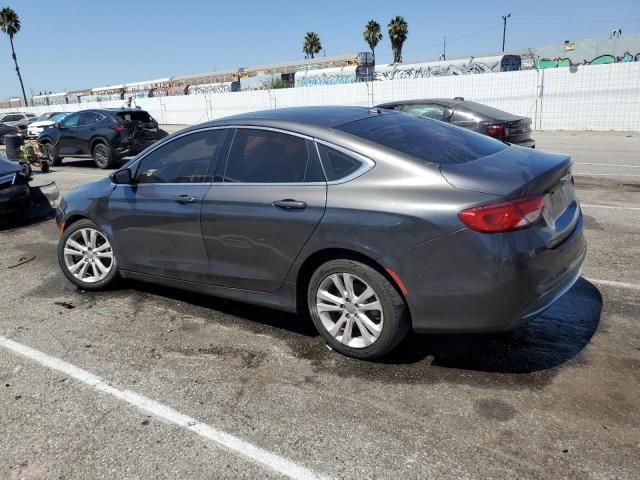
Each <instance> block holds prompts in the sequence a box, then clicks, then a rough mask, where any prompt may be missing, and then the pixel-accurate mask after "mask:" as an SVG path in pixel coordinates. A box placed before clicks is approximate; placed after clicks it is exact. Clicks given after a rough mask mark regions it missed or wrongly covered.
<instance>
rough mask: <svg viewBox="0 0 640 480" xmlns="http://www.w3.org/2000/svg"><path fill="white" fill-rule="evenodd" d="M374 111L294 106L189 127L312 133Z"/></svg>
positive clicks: (362, 116)
mask: <svg viewBox="0 0 640 480" xmlns="http://www.w3.org/2000/svg"><path fill="white" fill-rule="evenodd" d="M372 114H379V113H377V112H376V111H375V110H372V109H370V108H366V107H339V106H329V107H292V108H281V109H277V110H263V111H258V112H250V113H243V114H240V115H233V116H230V117H225V118H220V119H217V120H212V121H210V122H206V123H203V124H200V125H195V126H193V127H190V128H189V130H193V129H197V128H203V127H209V126H224V125H246V126H260V127H272V128H282V129H284V130H289V131H292V132H298V133H302V134H307V135H310V136H313V135H316V134H318V132H321V131H325V132H326V130H327V129H332V128H335V127H337V126H339V125H343V124H345V123H350V122H355V121H357V120H362V119H363V118H367V117H369V116H371V115H372Z"/></svg>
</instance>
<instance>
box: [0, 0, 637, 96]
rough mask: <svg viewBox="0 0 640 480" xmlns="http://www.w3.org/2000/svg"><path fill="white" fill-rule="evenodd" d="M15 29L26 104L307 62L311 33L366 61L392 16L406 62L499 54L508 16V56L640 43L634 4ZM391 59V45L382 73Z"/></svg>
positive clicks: (174, 5)
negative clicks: (606, 42)
mask: <svg viewBox="0 0 640 480" xmlns="http://www.w3.org/2000/svg"><path fill="white" fill-rule="evenodd" d="M4 6H10V7H12V8H13V9H14V10H16V12H17V13H18V15H19V16H20V18H21V20H22V24H23V25H22V30H21V32H20V33H19V34H18V35H17V36H16V38H15V44H16V53H17V55H18V61H19V63H20V66H21V69H22V72H23V78H24V81H25V88H26V90H27V94H29V91H30V90H33V91H34V92H35V93H38V91H40V90H52V91H54V92H56V91H63V90H71V89H75V88H88V87H96V86H102V85H108V84H117V83H124V82H134V81H141V80H152V79H155V78H162V77H170V76H172V75H179V74H191V73H201V72H207V71H212V70H214V69H215V70H221V69H227V68H237V67H241V66H252V65H258V64H265V63H276V62H282V61H288V60H293V59H300V58H303V54H302V39H303V37H304V34H305V33H306V32H308V31H312V30H313V31H316V32H317V33H318V34H319V35H320V38H321V41H322V44H323V46H324V47H325V53H326V55H337V54H342V53H349V52H357V51H364V50H366V49H367V46H366V44H365V43H364V41H363V39H362V29H363V27H364V25H365V23H366V22H367V21H368V20H369V19H371V18H373V19H375V20H377V21H378V22H379V23H380V24H381V25H382V26H383V31H386V25H387V23H388V22H389V20H390V19H391V18H393V17H394V16H395V15H402V16H404V17H405V19H406V20H407V22H408V23H409V37H408V40H407V42H406V43H405V46H404V54H403V56H404V60H405V62H407V61H428V60H434V59H435V58H436V57H437V56H438V55H439V54H440V53H441V50H442V37H443V36H444V35H446V36H447V39H448V46H447V57H456V56H466V55H471V54H474V55H480V54H484V53H492V52H498V51H499V50H500V48H501V41H502V40H501V38H502V20H501V18H500V16H501V15H504V14H506V13H511V18H510V19H509V24H508V27H507V49H520V48H527V47H533V46H541V45H547V44H551V43H555V42H563V41H564V40H567V39H570V40H577V39H582V38H590V37H604V36H606V35H607V33H608V32H609V31H610V30H611V29H613V28H615V27H619V28H622V30H623V33H624V32H626V33H640V0H609V1H607V2H603V1H602V0H573V1H566V0H554V1H549V0H537V1H535V0H528V1H521V2H513V1H503V0H500V1H499V0H482V1H480V0H449V1H427V0H413V1H404V2H403V1H395V2H394V1H389V0H387V1H378V0H366V1H359V0H358V1H355V0H349V1H348V0H341V1H334V0H324V1H319V2H309V1H306V2H305V1H300V0H298V1H289V0H277V1H264V0H262V1H249V0H244V1H220V0H218V1H205V0H201V1H192V0H172V1H169V0H155V1H146V0H145V1H142V0H139V1H136V0H130V1H129V2H122V1H118V0H116V1H110V2H109V1H107V2H105V1H100V2H97V1H80V0H77V1H71V0H56V1H44V0H0V8H2V7H4ZM390 60H391V48H390V44H389V40H388V38H387V35H386V34H385V38H384V39H383V40H382V42H381V44H380V45H379V46H378V49H377V61H378V63H387V62H389V61H390ZM18 92H19V84H18V80H17V76H16V74H15V70H14V68H13V62H12V60H11V54H10V47H9V41H8V37H6V36H5V35H2V36H0V98H6V97H8V96H13V95H17V94H18Z"/></svg>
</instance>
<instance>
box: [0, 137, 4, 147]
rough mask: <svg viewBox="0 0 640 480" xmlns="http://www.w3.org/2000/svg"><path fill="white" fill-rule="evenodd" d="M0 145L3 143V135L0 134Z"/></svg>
mask: <svg viewBox="0 0 640 480" xmlns="http://www.w3.org/2000/svg"><path fill="white" fill-rule="evenodd" d="M0 145H4V135H0Z"/></svg>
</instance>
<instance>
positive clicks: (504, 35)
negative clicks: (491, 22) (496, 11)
mask: <svg viewBox="0 0 640 480" xmlns="http://www.w3.org/2000/svg"><path fill="white" fill-rule="evenodd" d="M510 16H511V14H510V13H507V14H506V15H502V24H503V25H502V52H503V53H504V40H505V37H506V35H507V18H509V17H510Z"/></svg>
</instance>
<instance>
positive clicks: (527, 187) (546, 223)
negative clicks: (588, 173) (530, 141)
mask: <svg viewBox="0 0 640 480" xmlns="http://www.w3.org/2000/svg"><path fill="white" fill-rule="evenodd" d="M571 165H572V161H571V157H570V156H569V155H560V154H553V153H545V152H540V151H535V150H532V149H530V148H522V147H515V146H512V147H509V148H507V149H505V150H502V151H500V152H498V153H496V154H494V155H490V156H488V157H483V158H479V159H477V160H473V161H470V162H466V163H458V164H443V165H441V166H440V171H441V172H442V175H443V176H444V178H445V179H446V180H447V182H449V183H450V184H451V185H452V186H454V187H455V188H459V189H461V190H470V191H475V192H482V193H489V194H493V195H499V196H501V197H503V198H505V199H507V200H514V199H517V198H524V197H530V196H536V195H544V196H545V206H544V210H543V214H542V219H541V220H540V221H539V222H537V223H536V224H535V225H534V227H533V228H534V229H535V230H536V231H537V232H538V233H539V234H540V235H541V236H542V237H543V238H544V240H545V242H546V243H547V244H548V245H551V246H552V245H553V244H557V243H560V242H561V241H562V240H563V239H564V238H566V237H567V236H569V235H570V234H571V232H572V231H573V228H574V227H575V224H576V222H577V221H578V217H579V216H580V207H579V205H578V202H577V200H576V196H575V191H574V188H573V181H572V174H571Z"/></svg>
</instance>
